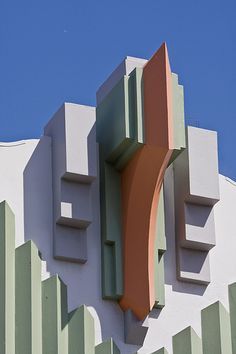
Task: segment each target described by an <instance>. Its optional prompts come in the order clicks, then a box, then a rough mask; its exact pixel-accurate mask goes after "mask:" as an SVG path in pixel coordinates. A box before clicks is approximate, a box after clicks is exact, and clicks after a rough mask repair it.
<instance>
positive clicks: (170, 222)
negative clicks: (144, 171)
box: [164, 166, 207, 296]
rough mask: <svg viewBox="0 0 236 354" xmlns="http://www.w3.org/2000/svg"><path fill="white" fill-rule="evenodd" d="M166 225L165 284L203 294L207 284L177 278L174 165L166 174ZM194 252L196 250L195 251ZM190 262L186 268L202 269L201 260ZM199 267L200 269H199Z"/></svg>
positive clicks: (178, 290)
mask: <svg viewBox="0 0 236 354" xmlns="http://www.w3.org/2000/svg"><path fill="white" fill-rule="evenodd" d="M164 185H165V218H166V221H165V225H166V242H167V251H166V252H165V258H164V260H165V261H164V262H165V284H168V285H171V286H172V289H173V291H176V292H180V293H187V294H194V295H199V296H202V295H203V294H204V292H205V291H206V288H207V286H206V285H201V284H194V283H187V282H183V281H179V280H178V279H177V269H176V267H177V262H176V258H177V257H176V237H175V210H174V183H173V167H172V166H170V167H169V168H168V169H167V171H166V174H165V182H164ZM193 252H194V251H193ZM186 259H187V261H188V264H186V265H185V266H186V269H188V270H189V269H192V271H193V272H198V271H200V270H201V266H202V263H203V262H201V260H200V261H198V263H195V262H192V260H193V259H192V257H188V258H186ZM198 268H199V269H198Z"/></svg>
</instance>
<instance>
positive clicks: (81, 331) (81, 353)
mask: <svg viewBox="0 0 236 354" xmlns="http://www.w3.org/2000/svg"><path fill="white" fill-rule="evenodd" d="M68 331H69V354H95V332H94V319H93V317H92V315H91V314H90V312H89V311H88V309H87V308H86V306H81V307H79V308H78V309H76V310H75V311H72V312H71V313H70V314H69V329H68Z"/></svg>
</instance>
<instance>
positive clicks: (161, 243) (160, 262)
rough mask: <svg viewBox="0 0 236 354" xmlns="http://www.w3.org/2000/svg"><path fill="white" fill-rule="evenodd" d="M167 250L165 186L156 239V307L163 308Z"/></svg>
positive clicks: (159, 208)
mask: <svg viewBox="0 0 236 354" xmlns="http://www.w3.org/2000/svg"><path fill="white" fill-rule="evenodd" d="M165 250H166V236H165V209H164V191H163V186H162V189H161V192H160V198H159V203H158V211H157V225H156V239H155V251H156V252H155V298H156V301H155V307H156V308H162V307H164V305H165V269H164V252H165Z"/></svg>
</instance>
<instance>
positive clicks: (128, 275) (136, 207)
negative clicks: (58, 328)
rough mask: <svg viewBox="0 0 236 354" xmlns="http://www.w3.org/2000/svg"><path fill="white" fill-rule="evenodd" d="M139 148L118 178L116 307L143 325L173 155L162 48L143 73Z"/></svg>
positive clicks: (150, 305)
mask: <svg viewBox="0 0 236 354" xmlns="http://www.w3.org/2000/svg"><path fill="white" fill-rule="evenodd" d="M143 89H144V120H145V121H144V129H145V145H144V146H143V147H142V148H141V149H140V150H138V151H137V153H136V154H135V155H134V157H133V158H132V159H131V161H130V162H129V163H128V165H127V166H126V167H125V168H124V170H123V171H122V172H121V190H122V222H123V236H124V240H123V244H124V295H123V297H122V298H121V300H120V306H121V307H122V308H123V309H124V310H128V309H131V310H132V311H133V312H134V314H135V315H136V316H137V317H138V318H139V319H144V318H145V317H146V316H147V315H148V314H149V312H150V311H151V310H152V308H153V306H154V303H155V292H154V266H155V265H154V252H155V247H154V244H155V237H156V235H155V232H156V219H157V207H158V201H159V195H160V189H161V185H162V182H163V178H164V173H165V170H166V168H167V166H168V163H169V160H170V158H171V155H172V151H173V119H172V77H171V70H170V65H169V60H168V53H167V48H166V45H165V44H163V45H162V46H161V48H160V49H159V50H158V51H157V52H156V53H155V54H154V56H153V57H152V58H151V59H150V60H149V61H148V63H147V64H146V65H145V67H144V70H143Z"/></svg>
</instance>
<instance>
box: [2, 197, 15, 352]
mask: <svg viewBox="0 0 236 354" xmlns="http://www.w3.org/2000/svg"><path fill="white" fill-rule="evenodd" d="M0 281H1V287H0V353H1V354H14V353H15V218H14V214H13V212H12V211H11V209H10V207H9V206H8V204H7V203H6V202H5V201H4V202H1V203H0Z"/></svg>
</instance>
